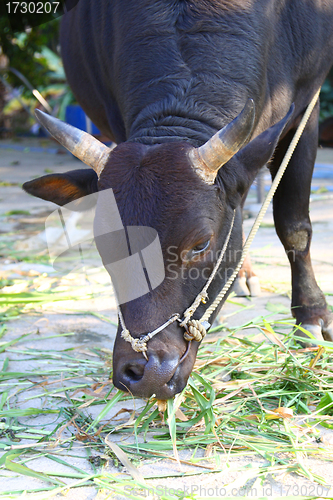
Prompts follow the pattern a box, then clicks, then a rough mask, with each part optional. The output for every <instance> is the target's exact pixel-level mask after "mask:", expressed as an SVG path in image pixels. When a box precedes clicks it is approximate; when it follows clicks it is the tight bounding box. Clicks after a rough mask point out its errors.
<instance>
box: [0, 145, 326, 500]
mask: <svg viewBox="0 0 333 500" xmlns="http://www.w3.org/2000/svg"><path fill="white" fill-rule="evenodd" d="M34 148H35V149H34ZM57 150H59V151H58V153H56V152H57ZM317 162H318V164H319V166H318V167H317V173H318V175H315V178H314V181H313V186H314V194H313V196H312V202H311V218H312V223H313V230H314V235H313V243H312V258H313V267H314V271H315V274H316V276H317V280H318V283H319V284H320V286H321V288H322V290H323V291H324V292H326V293H330V294H332V295H331V296H328V302H329V303H330V304H331V305H332V306H333V283H332V278H333V267H332V266H333V250H332V249H333V194H331V187H332V186H333V179H332V177H331V174H332V176H333V150H319V151H318V158H317ZM328 165H331V167H329V166H328ZM83 167H84V166H83V165H82V164H81V162H79V161H78V160H76V159H75V158H73V157H72V156H70V155H68V154H66V153H64V152H63V151H62V150H61V148H59V147H58V146H56V145H55V143H53V142H52V141H49V140H46V139H45V140H42V141H41V140H31V139H29V140H27V139H25V140H22V141H15V142H13V141H6V142H3V141H0V244H1V241H2V242H8V241H11V242H12V243H13V248H14V249H15V250H21V251H22V250H23V249H24V250H25V251H26V252H27V254H29V253H30V255H31V254H32V253H33V252H37V251H38V252H41V251H43V248H44V250H45V251H46V243H45V242H43V241H42V240H41V239H39V236H38V235H40V233H41V232H42V231H43V224H44V220H45V217H46V216H47V215H48V214H50V213H51V212H52V211H54V210H55V209H56V206H55V205H54V204H52V203H48V202H45V201H43V200H39V199H37V198H33V197H31V196H29V195H27V194H26V193H24V192H23V191H22V190H21V187H20V185H21V184H22V183H23V182H25V181H27V180H29V179H32V178H34V177H36V176H40V175H43V174H45V173H50V172H54V173H60V172H65V171H67V170H71V169H77V168H83ZM266 183H267V184H268V180H266ZM246 208H247V209H248V211H249V212H250V213H251V214H252V216H253V215H254V214H255V212H256V210H258V206H257V205H256V204H255V191H251V193H250V197H249V200H248V203H247V207H246ZM15 211H16V213H15ZM253 220H254V219H253V217H252V218H248V219H246V220H245V223H244V227H245V231H246V232H248V231H249V229H250V227H251V226H252V224H253ZM13 240H15V241H13ZM36 241H37V243H36ZM251 255H252V260H253V262H254V264H255V270H256V272H257V274H258V276H259V278H260V280H261V284H262V295H261V296H260V297H258V298H255V299H247V298H243V299H237V302H238V303H240V304H243V305H251V306H253V307H252V308H247V309H243V311H241V312H239V309H240V308H239V306H237V305H235V304H226V306H225V307H224V308H223V310H222V312H221V314H220V319H221V318H222V317H224V318H225V321H226V322H227V325H229V326H232V327H234V326H238V325H242V324H244V323H245V322H247V321H249V320H250V319H251V318H254V317H257V316H260V315H262V316H266V315H267V314H268V312H269V310H271V309H272V307H271V304H275V305H276V306H277V308H280V310H281V311H282V314H280V315H278V314H277V317H281V318H285V317H286V311H287V310H288V309H289V306H290V297H289V296H290V268H289V264H288V261H287V258H286V256H285V254H284V251H283V248H282V246H281V244H280V242H279V240H278V238H277V236H276V234H275V230H274V227H273V218H272V210H271V208H270V209H269V210H268V213H267V214H266V216H265V219H264V223H263V225H262V227H261V228H260V230H259V233H258V235H257V237H256V239H255V241H254V243H253V245H252V250H251ZM43 266H45V267H43ZM31 272H32V273H33V272H35V273H36V276H38V275H41V274H42V273H43V272H46V273H48V274H49V275H50V277H51V278H52V275H53V274H52V273H53V269H52V268H51V267H50V265H49V264H47V263H43V264H38V265H36V264H29V262H23V263H22V262H19V263H18V262H17V261H15V259H14V258H12V257H10V256H7V257H4V258H0V280H1V278H3V279H11V278H13V277H17V276H26V275H29V273H31ZM73 276H74V278H73V277H72V279H75V280H76V284H78V283H79V284H80V280H82V283H81V285H82V290H83V293H82V297H81V300H80V301H77V302H75V303H73V302H72V301H69V302H68V303H66V302H61V303H57V302H54V303H53V304H52V305H51V306H50V305H48V307H47V308H46V309H45V310H43V308H41V309H40V311H39V313H38V315H36V314H25V315H22V316H21V318H20V319H16V320H15V321H8V323H7V331H6V332H5V334H4V336H3V337H2V338H1V342H2V341H6V342H8V341H11V340H14V339H16V338H17V337H18V336H20V335H22V334H25V333H28V332H31V331H35V330H37V329H38V334H37V333H36V334H33V335H30V336H29V337H28V338H27V339H26V340H23V341H22V342H21V343H20V346H23V347H25V348H30V349H33V348H36V349H38V348H39V349H43V348H47V347H48V346H50V348H51V347H52V349H54V348H56V345H55V344H54V343H53V341H52V340H43V341H42V344H41V342H40V340H39V338H40V335H42V336H43V337H47V336H52V335H54V334H59V333H66V332H74V334H73V335H72V336H68V337H64V341H63V342H64V343H65V345H66V346H68V348H70V347H73V346H74V347H76V348H80V349H82V350H83V351H84V348H85V346H87V345H89V346H91V345H92V344H93V345H97V346H99V347H101V346H102V347H103V348H105V349H107V350H111V349H112V346H113V341H114V337H115V332H116V328H115V326H114V325H113V324H112V323H106V322H105V321H101V320H100V319H99V318H98V317H97V316H92V315H86V314H84V312H85V311H87V310H89V311H95V312H97V313H102V314H104V315H106V316H107V317H108V318H109V319H110V321H111V322H114V323H116V322H117V315H116V307H115V301H114V299H113V298H112V290H111V288H110V294H108V293H107V294H104V295H103V296H102V297H100V296H98V298H96V299H95V300H93V301H91V300H90V299H89V300H87V299H86V298H85V293H84V290H85V287H86V286H87V282H86V277H87V275H86V276H83V277H82V276H81V277H80V276H78V275H73ZM90 276H92V278H91V279H93V280H94V283H99V284H103V285H105V283H106V282H107V280H108V276H107V275H106V273H105V272H103V271H101V270H96V271H94V273H92V274H91V275H90ZM66 284H68V282H65V281H64V285H66ZM69 307H70V310H69ZM235 312H237V314H235ZM69 313H70V314H69ZM0 328H1V325H0ZM62 347H63V344H62V345H61V348H62ZM0 352H1V350H0ZM6 357H8V358H9V366H10V370H11V371H15V370H16V369H17V370H20V371H22V370H26V369H34V370H38V369H40V367H41V366H42V365H40V364H39V360H38V359H36V365H35V366H34V367H31V366H30V365H29V364H27V362H26V361H25V360H24V356H23V355H22V354H20V353H19V352H16V353H14V352H11V353H9V354H8V353H7V354H6V353H2V354H0V361H1V360H5V358H6ZM54 363H55V369H56V367H57V362H56V361H55V362H54ZM60 369H61V368H59V370H60ZM0 376H1V375H0ZM0 384H1V378H0ZM0 387H1V385H0ZM3 390H4V389H2V391H3ZM2 391H1V389H0V392H2ZM0 396H1V394H0ZM35 404H37V403H36V402H35ZM41 404H42V402H41ZM133 404H136V405H137V406H140V405H142V404H143V402H141V401H140V400H134V402H133ZM20 405H22V407H30V406H31V403H30V401H29V402H27V401H23V399H22V400H20V395H19V394H18V395H17V396H16V407H18V406H19V407H20ZM120 408H121V405H120V406H119V405H118V406H116V407H115V408H114V409H113V410H112V413H111V414H110V415H108V417H109V418H111V417H112V415H113V414H116V413H117V411H118V410H119V409H120ZM100 410H101V408H100V407H98V406H96V407H93V410H92V411H91V413H93V414H96V415H97V414H98V412H99V411H100ZM93 416H94V415H93ZM34 424H35V425H37V424H38V419H37V421H34ZM0 441H1V439H0ZM328 441H329V440H328ZM328 441H327V442H328ZM330 446H331V445H330V444H328V452H329V457H330V458H328V457H325V460H320V459H315V458H309V459H307V461H308V465H309V467H310V468H311V470H313V471H314V472H316V473H318V474H320V475H321V476H322V477H324V478H325V481H326V484H327V485H333V466H332V450H330ZM332 449H333V448H332ZM75 451H76V458H75V459H72V460H74V462H73V463H75V464H76V465H77V466H79V467H81V468H83V469H85V468H87V467H88V468H89V463H88V462H87V460H86V459H85V457H84V453H83V451H82V449H81V448H80V443H77V444H76V445H75ZM1 453H2V451H1V449H0V456H1ZM229 463H231V466H232V467H231V469H230V472H228V473H226V474H224V475H223V474H222V473H221V474H220V473H218V474H215V475H208V476H207V477H205V476H204V475H203V476H200V480H197V481H195V480H193V478H187V479H184V478H182V479H180V478H178V479H177V478H174V479H170V478H169V479H168V480H166V481H160V483H161V484H168V485H169V487H171V485H172V487H174V488H179V487H183V486H184V485H185V486H187V487H190V486H191V485H193V484H196V486H198V487H199V486H200V487H202V488H208V487H215V486H218V485H219V486H222V485H223V484H225V483H228V482H230V481H231V480H235V479H237V468H238V467H241V466H242V465H244V464H247V463H252V464H253V465H255V464H262V463H263V459H261V458H260V457H259V456H258V457H254V458H253V457H252V458H247V457H244V458H243V459H240V458H237V459H235V460H234V462H232V459H229ZM87 464H88V465H87ZM161 466H163V467H164V469H165V471H166V472H170V474H171V473H173V472H178V468H177V467H178V466H176V465H173V464H172V463H171V462H166V461H164V462H162V463H161V462H160V463H159V465H158V467H161ZM34 467H35V468H36V470H39V471H42V470H45V459H43V457H40V458H39V459H38V460H36V461H35V462H34ZM55 467H56V468H58V469H59V470H60V471H61V465H59V464H55ZM154 467H155V468H156V467H157V466H156V465H149V464H147V465H144V467H143V468H142V472H143V473H147V472H149V473H151V474H153V473H154V470H155V469H154ZM190 469H191V468H190V467H189V470H190ZM85 470H86V469H85ZM140 470H141V469H140ZM112 471H114V470H113V469H112V468H110V472H112ZM2 472H3V471H2ZM0 473H1V471H0ZM271 484H272V490H269V491H266V492H265V491H264V490H261V491H260V493H259V496H267V497H272V496H275V497H277V496H285V495H287V494H288V491H289V495H292V496H296V495H294V494H293V493H292V490H290V487H291V488H296V487H301V486H302V485H304V487H306V488H308V490H307V491H308V492H309V495H305V496H315V497H316V498H319V497H324V496H325V497H329V498H333V486H332V487H327V489H326V490H325V491H324V492H322V490H320V491H319V490H318V488H317V487H318V485H317V484H316V483H311V481H309V480H306V479H304V478H301V477H299V476H296V475H293V474H289V475H288V477H284V478H278V479H274V481H272V483H271ZM38 485H40V482H39V480H38V479H35V478H32V477H30V478H27V477H22V476H16V475H15V474H12V473H8V474H7V473H6V474H5V475H3V476H2V477H1V481H0V496H1V492H4V491H9V490H11V489H15V490H17V489H20V488H21V487H22V488H33V487H38ZM155 485H156V483H155ZM288 487H289V490H288ZM312 487H313V488H314V489H311V488H312ZM287 490H288V491H287ZM196 491H197V493H199V490H198V489H197V490H196ZM293 491H294V490H293ZM295 491H296V490H295ZM311 492H312V493H313V494H311ZM316 493H317V494H316ZM30 497H31V498H33V497H34V496H33V495H32V496H30V495H29V498H30ZM95 497H96V491H95V490H94V489H93V488H81V489H80V490H69V491H68V492H67V494H66V498H68V499H88V498H95Z"/></svg>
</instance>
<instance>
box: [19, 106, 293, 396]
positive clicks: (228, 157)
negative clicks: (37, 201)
mask: <svg viewBox="0 0 333 500" xmlns="http://www.w3.org/2000/svg"><path fill="white" fill-rule="evenodd" d="M289 117H290V113H288V115H287V116H286V117H285V118H284V119H283V120H281V121H280V122H278V123H277V124H276V125H274V126H273V127H271V128H269V129H267V130H266V131H265V132H263V133H262V134H261V135H259V136H257V137H256V138H254V139H253V140H252V141H251V142H248V141H249V138H250V137H251V135H252V134H253V127H254V122H255V112H254V104H253V101H251V100H249V101H248V103H247V104H246V106H245V108H244V109H243V111H242V112H241V113H240V114H239V115H238V116H237V117H236V118H235V119H234V120H233V121H232V122H231V123H230V124H228V125H227V126H226V127H224V128H223V129H222V130H221V131H219V132H218V133H217V134H215V135H214V136H213V137H212V138H211V139H210V140H208V142H206V144H204V145H202V146H201V147H199V148H194V147H193V146H192V145H191V143H190V142H186V141H179V140H177V141H172V138H170V142H168V143H164V144H157V145H153V146H148V145H145V144H144V143H140V142H134V141H133V142H131V141H130V140H129V141H128V142H125V143H122V144H120V145H118V146H117V147H116V148H115V149H113V150H112V151H111V150H110V149H109V148H107V147H106V146H104V145H103V144H101V143H100V142H99V141H97V140H96V139H94V138H93V137H91V136H89V135H88V134H87V133H85V132H82V131H80V130H77V129H75V128H73V127H71V126H69V125H67V124H64V123H63V122H60V121H59V120H57V119H55V118H52V117H50V116H48V115H45V114H43V113H42V112H38V119H39V120H40V122H41V123H42V124H43V125H44V126H45V127H46V128H47V129H48V130H49V132H50V133H51V134H52V135H53V136H54V137H55V138H56V139H57V140H58V141H59V142H60V143H62V144H63V145H64V146H65V147H66V148H67V149H68V150H69V151H71V152H72V153H73V154H74V155H75V156H77V157H78V158H79V159H81V160H82V161H83V162H85V163H86V164H88V165H89V166H90V167H92V169H91V170H86V169H85V170H75V171H71V172H67V173H65V174H60V175H58V174H52V175H47V176H44V177H41V178H39V179H36V180H33V181H30V182H27V183H25V184H24V186H23V187H24V189H25V190H26V191H27V192H28V193H30V194H32V195H34V196H37V197H40V198H43V199H45V200H49V201H53V202H55V203H57V204H58V205H65V204H67V203H69V202H71V201H73V200H79V199H80V198H82V197H84V196H86V195H88V194H91V193H94V192H97V191H102V190H106V189H108V188H112V190H113V193H114V195H115V199H116V202H117V206H118V210H119V212H120V215H121V219H122V223H123V225H124V226H148V227H152V228H154V229H155V230H156V231H157V233H158V235H159V239H160V243H161V247H162V252H163V257H164V264H165V279H164V281H163V282H162V283H161V284H160V285H159V286H158V287H157V288H156V289H155V290H153V291H150V292H149V293H147V294H146V295H144V296H142V297H140V298H137V299H135V300H131V301H130V302H127V303H125V304H123V305H122V306H121V311H122V315H123V317H124V320H125V323H126V327H127V328H128V329H129V331H130V332H131V335H132V336H133V337H140V336H142V335H143V334H145V333H147V332H150V331H153V330H155V329H156V328H157V327H159V326H160V325H162V324H164V323H165V322H166V321H167V320H168V319H169V318H170V317H171V316H172V315H173V314H175V313H179V314H180V315H182V313H183V312H184V311H185V310H186V309H187V308H188V306H189V305H190V304H191V303H192V302H193V300H194V298H195V297H196V296H197V294H198V293H199V292H200V291H201V289H202V288H203V286H204V284H205V282H206V280H207V279H208V277H209V275H210V273H211V271H212V269H213V267H214V263H215V262H216V259H217V254H218V252H219V251H220V250H221V248H222V247H223V243H224V241H225V239H226V236H227V234H228V232H229V229H230V224H231V220H232V217H233V214H234V211H235V210H236V217H235V224H234V227H233V230H232V233H231V238H230V243H229V246H228V251H227V252H226V254H225V258H224V259H223V261H222V264H221V266H220V268H219V272H218V273H217V275H216V277H215V278H214V280H213V282H212V283H211V285H210V287H209V290H208V295H209V299H208V301H207V303H206V304H203V303H202V304H201V305H200V306H199V308H198V309H197V311H196V313H195V315H194V318H200V317H201V316H202V314H203V313H204V311H205V309H206V308H207V307H208V306H209V304H211V303H212V301H213V300H214V299H215V297H216V296H217V293H218V291H219V290H220V289H221V288H222V286H223V283H224V282H225V281H226V280H227V279H228V277H229V276H230V274H231V272H232V270H233V269H234V268H235V266H236V264H237V262H238V260H239V258H240V253H241V252H240V251H241V247H242V230H241V222H242V217H241V210H240V205H241V201H242V198H243V196H244V195H245V193H246V192H247V190H248V189H249V187H250V185H251V183H252V181H253V179H254V177H255V175H256V173H257V172H258V170H259V169H260V168H261V167H262V166H263V165H265V164H266V163H267V162H268V161H269V159H270V157H271V155H272V154H273V152H274V149H275V147H276V144H277V142H278V140H279V137H280V134H281V132H282V131H283V129H284V127H285V125H286V123H287V121H288V119H289ZM79 203H80V202H79V201H78V205H79ZM107 218H108V214H107V213H105V209H103V207H102V206H99V202H97V207H96V215H95V222H96V220H97V221H99V220H101V219H104V220H105V219H107ZM97 247H98V248H99V244H98V239H97ZM99 250H100V249H99ZM100 253H101V255H102V259H103V261H105V259H107V256H105V248H104V249H103V252H101V251H100ZM106 253H107V252H106ZM221 305H222V304H221ZM217 312H218V311H217V310H216V311H215V315H216V314H217ZM211 319H212V320H213V319H214V315H213V317H212V318H211ZM120 333H121V328H118V332H117V338H116V342H115V346H114V353H113V366H114V374H113V377H114V383H115V385H116V386H117V387H118V388H120V389H123V390H129V391H130V392H131V393H132V394H134V395H136V396H141V397H149V396H151V395H152V394H155V395H156V396H157V397H158V398H159V399H168V398H170V397H172V396H173V395H174V394H176V393H178V392H180V391H181V390H182V389H183V388H184V386H185V384H186V382H187V379H188V377H189V375H190V373H191V370H192V368H193V364H194V361H195V357H196V353H197V349H198V343H197V342H194V341H192V342H187V341H186V340H185V339H184V328H183V327H181V326H180V325H179V323H178V322H173V323H172V324H170V325H169V326H167V327H166V328H165V329H164V330H163V331H161V332H160V333H158V335H156V336H155V337H153V338H152V339H151V340H150V341H149V342H148V350H147V353H146V354H147V359H145V357H143V356H142V354H140V353H138V352H135V351H134V350H133V349H132V347H131V345H130V344H129V343H128V342H125V340H124V339H123V338H122V337H121V335H120Z"/></svg>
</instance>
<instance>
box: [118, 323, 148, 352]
mask: <svg viewBox="0 0 333 500" xmlns="http://www.w3.org/2000/svg"><path fill="white" fill-rule="evenodd" d="M121 338H123V339H124V340H125V341H126V342H129V343H130V344H131V346H132V349H133V351H136V352H146V350H147V343H146V342H144V341H143V340H142V339H135V338H133V337H132V335H131V334H130V332H129V330H127V328H124V329H123V331H122V332H121Z"/></svg>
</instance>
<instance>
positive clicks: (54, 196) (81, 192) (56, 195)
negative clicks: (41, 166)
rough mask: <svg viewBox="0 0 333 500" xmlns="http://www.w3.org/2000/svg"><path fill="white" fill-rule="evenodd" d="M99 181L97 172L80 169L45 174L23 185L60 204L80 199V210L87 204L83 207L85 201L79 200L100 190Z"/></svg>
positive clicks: (29, 190)
mask: <svg viewBox="0 0 333 500" xmlns="http://www.w3.org/2000/svg"><path fill="white" fill-rule="evenodd" d="M97 181H98V178H97V174H96V172H94V171H93V170H91V169H79V170H71V171H70V172H66V173H64V174H50V175H44V176H43V177H39V178H38V179H34V180H32V181H29V182H25V183H24V184H23V186H22V187H23V189H24V191H26V192H27V193H29V194H31V195H33V196H36V197H37V198H42V200H46V201H52V202H53V203H56V204H57V205H60V206H63V205H66V204H67V203H70V202H71V201H75V200H78V201H77V203H76V204H75V208H76V209H77V210H78V211H80V210H82V209H86V208H87V206H85V207H84V208H83V203H81V202H80V201H79V200H80V199H81V198H84V197H85V196H87V195H89V194H93V193H96V192H97V191H98V188H97ZM81 205H82V206H81ZM72 209H73V208H72Z"/></svg>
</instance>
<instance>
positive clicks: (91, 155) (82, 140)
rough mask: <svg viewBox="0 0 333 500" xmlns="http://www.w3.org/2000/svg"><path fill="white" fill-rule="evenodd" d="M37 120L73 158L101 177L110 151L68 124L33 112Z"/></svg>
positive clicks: (37, 110)
mask: <svg viewBox="0 0 333 500" xmlns="http://www.w3.org/2000/svg"><path fill="white" fill-rule="evenodd" d="M35 115H36V117H37V120H38V121H39V123H40V124H41V125H43V127H45V128H46V130H47V131H48V132H50V134H51V135H52V136H53V137H54V138H55V139H56V140H57V141H58V142H60V144H62V145H63V146H64V147H65V148H66V149H68V151H70V152H71V153H72V154H73V155H74V156H76V157H77V158H79V160H81V161H83V163H85V164H86V165H89V167H91V168H93V169H94V170H95V172H96V174H97V175H98V177H99V176H100V175H101V173H102V170H103V168H104V166H105V164H106V162H107V160H108V158H109V154H110V152H111V149H110V148H108V147H107V146H105V145H104V144H102V143H101V142H100V141H98V140H97V139H95V137H93V136H92V135H90V134H87V132H83V130H80V129H78V128H76V127H72V125H68V123H64V122H62V121H61V120H58V118H54V117H53V116H51V115H48V114H46V113H44V112H43V111H40V110H39V109H36V110H35Z"/></svg>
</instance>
